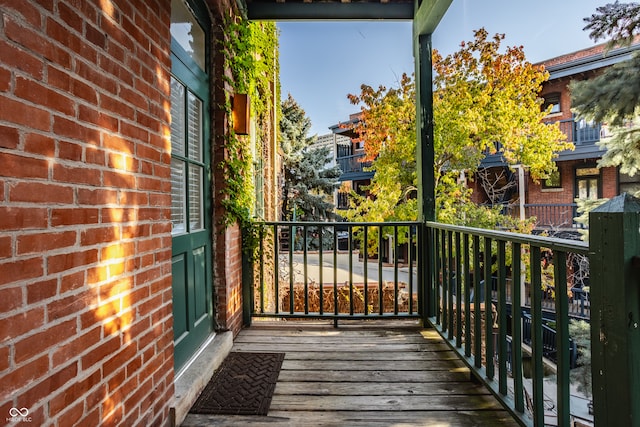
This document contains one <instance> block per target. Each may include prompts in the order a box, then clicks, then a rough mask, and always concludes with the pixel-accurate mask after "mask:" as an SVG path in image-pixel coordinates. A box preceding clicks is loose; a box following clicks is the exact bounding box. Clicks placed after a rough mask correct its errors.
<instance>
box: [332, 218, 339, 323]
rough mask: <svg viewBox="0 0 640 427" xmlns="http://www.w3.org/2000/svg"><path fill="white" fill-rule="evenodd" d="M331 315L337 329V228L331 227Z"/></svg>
mask: <svg viewBox="0 0 640 427" xmlns="http://www.w3.org/2000/svg"><path fill="white" fill-rule="evenodd" d="M333 314H334V316H336V320H334V322H333V326H334V327H336V328H337V327H338V320H337V316H338V228H337V226H336V225H335V224H334V225H333Z"/></svg>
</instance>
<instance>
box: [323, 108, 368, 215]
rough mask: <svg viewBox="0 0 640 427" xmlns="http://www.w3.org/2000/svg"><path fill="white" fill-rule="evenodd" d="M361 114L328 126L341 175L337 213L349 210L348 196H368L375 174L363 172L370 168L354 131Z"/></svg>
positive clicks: (360, 140)
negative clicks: (333, 138)
mask: <svg viewBox="0 0 640 427" xmlns="http://www.w3.org/2000/svg"><path fill="white" fill-rule="evenodd" d="M361 117H362V113H354V114H351V115H350V116H349V120H348V121H346V122H340V123H338V124H336V125H333V126H330V127H329V129H331V132H332V133H333V135H335V153H336V163H337V164H338V165H339V166H340V169H341V170H342V174H341V175H340V178H339V179H338V181H340V182H341V185H340V188H338V190H337V191H336V209H338V213H339V211H340V210H342V209H349V194H350V192H351V191H355V192H356V193H358V194H360V195H366V194H368V190H367V189H366V187H367V186H368V185H370V184H371V179H372V178H373V175H374V174H375V172H373V171H367V170H365V169H366V168H368V167H369V166H371V162H370V161H364V160H365V152H364V140H363V139H362V137H361V136H360V135H359V134H358V132H357V131H356V130H355V127H356V126H357V125H358V123H360V121H361Z"/></svg>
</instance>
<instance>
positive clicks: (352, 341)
mask: <svg viewBox="0 0 640 427" xmlns="http://www.w3.org/2000/svg"><path fill="white" fill-rule="evenodd" d="M232 351H254V352H270V351H272V352H285V353H286V356H285V360H284V363H283V366H282V370H281V371H280V375H279V377H278V383H277V385H276V389H275V393H274V396H273V399H272V402H271V408H270V410H269V414H268V416H265V417H247V416H211V415H195V414H189V415H188V416H187V418H186V420H185V421H184V423H183V426H185V427H204V426H227V425H228V426H236V425H247V426H261V425H262V426H275V425H277V426H280V425H282V426H301V425H305V426H307V425H309V426H315V425H317V426H347V425H348V426H388V425H395V426H443V425H446V426H454V425H455V426H463V427H464V426H483V425H487V426H515V425H517V423H516V422H515V421H514V420H513V418H512V417H511V416H510V415H509V413H508V412H507V411H505V410H504V409H502V406H501V405H500V404H499V403H498V402H497V400H496V399H495V398H494V397H493V396H492V395H491V394H490V393H489V392H488V391H487V390H486V389H485V388H484V387H483V386H481V385H478V384H476V383H474V382H472V381H470V373H469V371H468V369H467V368H466V367H465V366H464V364H462V363H461V362H460V361H459V360H458V359H457V358H456V356H455V354H454V353H453V352H452V351H451V350H450V349H449V348H448V346H447V345H446V344H444V343H443V341H442V340H441V339H440V338H439V336H438V335H437V334H435V333H434V332H433V331H429V330H422V329H420V328H419V327H417V326H416V325H415V324H413V323H409V324H404V323H403V324H400V326H394V324H393V323H392V324H389V323H386V324H385V323H377V324H374V325H364V326H362V325H355V324H352V323H349V324H348V325H345V326H342V325H341V326H340V327H339V328H337V329H336V328H333V327H332V326H331V325H330V324H326V323H324V324H322V323H313V322H264V323H263V322H256V323H254V326H252V327H251V328H249V329H245V330H243V331H241V332H240V334H239V335H238V337H237V338H236V340H235V342H234V346H233V350H232Z"/></svg>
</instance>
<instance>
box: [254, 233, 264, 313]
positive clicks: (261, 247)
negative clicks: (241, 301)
mask: <svg viewBox="0 0 640 427" xmlns="http://www.w3.org/2000/svg"><path fill="white" fill-rule="evenodd" d="M264 233H265V229H264V228H261V229H260V314H264ZM254 311H255V303H254V302H253V301H252V302H251V312H252V313H253V312H254Z"/></svg>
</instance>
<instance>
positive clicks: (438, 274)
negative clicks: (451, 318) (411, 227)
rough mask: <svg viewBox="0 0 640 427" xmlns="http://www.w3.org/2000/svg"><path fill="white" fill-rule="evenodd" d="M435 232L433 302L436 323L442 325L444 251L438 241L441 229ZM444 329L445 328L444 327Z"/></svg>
mask: <svg viewBox="0 0 640 427" xmlns="http://www.w3.org/2000/svg"><path fill="white" fill-rule="evenodd" d="M434 234H435V238H436V239H435V240H436V241H435V244H434V249H433V251H434V254H435V256H434V264H435V283H434V293H435V296H434V302H435V304H436V324H437V325H442V323H443V321H442V317H440V316H441V315H442V301H441V299H440V289H441V287H442V277H443V275H444V272H443V271H442V269H441V268H442V256H443V255H444V252H443V251H442V248H441V247H440V241H441V240H442V238H441V236H442V230H436V232H435V233H434ZM445 330H446V329H445Z"/></svg>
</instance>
